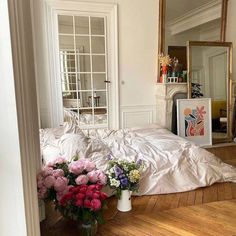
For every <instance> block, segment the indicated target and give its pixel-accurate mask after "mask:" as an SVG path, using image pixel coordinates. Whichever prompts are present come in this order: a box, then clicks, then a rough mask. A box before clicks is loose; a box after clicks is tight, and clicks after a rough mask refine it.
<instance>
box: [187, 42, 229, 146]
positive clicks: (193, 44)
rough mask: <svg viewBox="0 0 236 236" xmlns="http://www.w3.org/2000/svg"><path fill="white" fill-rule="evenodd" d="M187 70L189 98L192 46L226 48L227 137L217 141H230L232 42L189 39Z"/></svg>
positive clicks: (189, 95)
mask: <svg viewBox="0 0 236 236" xmlns="http://www.w3.org/2000/svg"><path fill="white" fill-rule="evenodd" d="M187 44H188V45H187V67H188V68H187V70H188V72H187V73H188V98H191V94H192V86H191V84H192V77H191V68H192V59H191V58H192V48H191V47H192V46H209V47H211V46H212V47H225V48H228V53H227V61H228V65H227V75H228V76H227V102H226V104H227V119H228V120H227V137H226V138H223V139H220V140H219V142H231V141H232V121H233V117H232V110H233V104H232V66H233V45H232V42H208V41H189V42H188V43H187Z"/></svg>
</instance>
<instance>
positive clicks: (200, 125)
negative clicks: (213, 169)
mask: <svg viewBox="0 0 236 236" xmlns="http://www.w3.org/2000/svg"><path fill="white" fill-rule="evenodd" d="M211 130H212V128H211V99H210V98H197V99H177V133H178V135H179V136H181V137H183V138H185V139H187V140H190V141H192V142H194V143H195V144H197V145H199V146H208V145H212V132H211Z"/></svg>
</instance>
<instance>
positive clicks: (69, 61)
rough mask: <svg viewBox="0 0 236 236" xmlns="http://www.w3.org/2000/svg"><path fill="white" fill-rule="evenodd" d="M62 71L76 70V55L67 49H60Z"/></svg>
mask: <svg viewBox="0 0 236 236" xmlns="http://www.w3.org/2000/svg"><path fill="white" fill-rule="evenodd" d="M60 66H61V68H60V71H61V72H64V73H67V72H75V55H74V54H67V51H60Z"/></svg>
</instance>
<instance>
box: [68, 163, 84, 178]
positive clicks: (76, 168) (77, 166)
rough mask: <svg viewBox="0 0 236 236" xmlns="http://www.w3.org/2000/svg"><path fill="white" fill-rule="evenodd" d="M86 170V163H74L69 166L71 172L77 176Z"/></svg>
mask: <svg viewBox="0 0 236 236" xmlns="http://www.w3.org/2000/svg"><path fill="white" fill-rule="evenodd" d="M83 170H84V163H82V162H80V161H74V162H72V163H70V165H69V171H70V172H71V173H73V174H75V175H79V174H81V173H82V172H83Z"/></svg>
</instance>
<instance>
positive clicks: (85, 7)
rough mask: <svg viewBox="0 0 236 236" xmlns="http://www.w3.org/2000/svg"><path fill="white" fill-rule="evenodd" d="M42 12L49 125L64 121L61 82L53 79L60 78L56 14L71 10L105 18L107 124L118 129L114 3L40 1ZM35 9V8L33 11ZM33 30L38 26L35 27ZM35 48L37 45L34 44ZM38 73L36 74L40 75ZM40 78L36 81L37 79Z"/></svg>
mask: <svg viewBox="0 0 236 236" xmlns="http://www.w3.org/2000/svg"><path fill="white" fill-rule="evenodd" d="M43 3H44V12H45V22H44V23H45V32H44V34H45V36H47V39H46V47H47V51H46V54H47V55H46V57H47V58H49V60H48V63H49V64H48V67H49V68H48V69H49V70H48V80H50V91H49V92H50V95H49V96H50V108H49V110H50V114H49V111H48V115H50V116H51V124H50V126H58V125H60V124H61V123H62V122H63V105H62V93H61V83H60V81H58V80H56V78H59V76H60V73H59V72H60V69H59V57H58V54H57V52H58V51H59V50H58V45H57V42H58V38H57V37H58V35H57V27H58V26H57V24H56V22H57V20H56V17H57V14H60V13H65V11H70V13H72V14H76V13H77V14H90V15H91V14H93V15H101V14H102V15H103V16H104V15H105V16H106V17H107V24H108V26H107V27H108V29H109V30H107V34H108V37H107V38H108V39H109V42H108V45H109V47H108V49H109V50H110V51H108V57H109V56H111V58H108V60H109V65H108V69H110V71H108V74H109V78H108V80H110V81H111V84H110V85H109V86H110V91H111V92H110V94H109V100H110V112H109V116H110V117H109V121H110V128H119V82H118V36H117V35H118V33H117V30H118V29H117V27H118V23H117V4H104V3H88V2H77V1H60V0H43ZM35 10H36V9H35ZM34 27H35V28H36V27H37V26H36V25H34ZM36 47H37V45H36ZM39 73H40V72H39V71H38V73H37V74H38V75H39ZM38 79H39V78H38Z"/></svg>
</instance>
